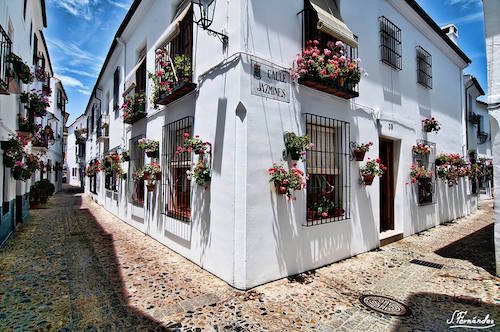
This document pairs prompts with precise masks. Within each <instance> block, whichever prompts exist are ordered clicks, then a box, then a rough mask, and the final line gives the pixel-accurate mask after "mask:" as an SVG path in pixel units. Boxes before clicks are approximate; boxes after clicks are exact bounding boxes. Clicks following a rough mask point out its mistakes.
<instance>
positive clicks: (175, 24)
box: [154, 1, 191, 50]
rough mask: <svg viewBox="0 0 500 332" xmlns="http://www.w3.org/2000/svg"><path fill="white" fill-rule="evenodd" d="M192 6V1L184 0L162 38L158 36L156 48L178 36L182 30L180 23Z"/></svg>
mask: <svg viewBox="0 0 500 332" xmlns="http://www.w3.org/2000/svg"><path fill="white" fill-rule="evenodd" d="M190 8H191V1H184V2H183V3H182V4H181V5H180V6H179V8H178V9H177V12H176V13H175V16H174V19H173V20H172V23H170V25H169V26H168V28H167V29H166V30H165V32H163V33H162V35H161V36H160V38H158V40H157V42H156V43H155V45H154V49H155V50H156V49H158V48H160V47H163V46H164V45H166V44H168V43H170V42H171V41H172V39H174V38H175V37H177V35H178V34H179V33H180V31H181V29H180V23H181V21H182V20H183V19H184V17H186V15H187V13H188V12H189V9H190Z"/></svg>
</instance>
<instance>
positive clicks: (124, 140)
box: [116, 37, 127, 149]
mask: <svg viewBox="0 0 500 332" xmlns="http://www.w3.org/2000/svg"><path fill="white" fill-rule="evenodd" d="M116 42H117V43H118V44H119V45H120V46H121V47H122V48H123V70H122V72H123V73H122V77H123V90H124V91H125V70H126V68H127V43H125V42H124V41H123V40H122V39H121V38H120V37H116ZM119 95H120V94H118V96H119ZM125 143H126V134H125V123H123V135H122V146H123V148H124V149H125V146H126V145H125Z"/></svg>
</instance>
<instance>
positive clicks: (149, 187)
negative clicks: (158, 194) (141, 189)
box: [146, 184, 156, 191]
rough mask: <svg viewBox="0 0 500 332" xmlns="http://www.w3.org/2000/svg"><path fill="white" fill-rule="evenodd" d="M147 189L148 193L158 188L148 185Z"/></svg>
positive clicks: (154, 185)
mask: <svg viewBox="0 0 500 332" xmlns="http://www.w3.org/2000/svg"><path fill="white" fill-rule="evenodd" d="M146 188H147V189H148V191H154V190H155V188H156V184H147V185H146Z"/></svg>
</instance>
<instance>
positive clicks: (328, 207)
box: [311, 191, 335, 219]
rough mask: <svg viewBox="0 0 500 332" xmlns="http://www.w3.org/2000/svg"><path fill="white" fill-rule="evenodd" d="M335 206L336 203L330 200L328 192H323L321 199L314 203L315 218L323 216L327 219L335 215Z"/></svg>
mask: <svg viewBox="0 0 500 332" xmlns="http://www.w3.org/2000/svg"><path fill="white" fill-rule="evenodd" d="M334 208H335V203H334V202H333V201H332V200H330V198H329V197H328V194H327V193H326V192H325V191H323V192H322V193H321V200H320V201H319V202H315V203H314V204H313V215H312V216H313V218H311V219H315V218H323V219H326V218H328V217H332V216H333V209H334Z"/></svg>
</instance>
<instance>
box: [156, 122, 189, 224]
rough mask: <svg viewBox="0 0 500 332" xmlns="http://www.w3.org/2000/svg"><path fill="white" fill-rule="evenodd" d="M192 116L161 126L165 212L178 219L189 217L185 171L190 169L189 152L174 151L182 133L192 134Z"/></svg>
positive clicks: (187, 181) (180, 142)
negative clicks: (165, 170)
mask: <svg viewBox="0 0 500 332" xmlns="http://www.w3.org/2000/svg"><path fill="white" fill-rule="evenodd" d="M192 129H193V118H192V117H185V118H182V119H180V120H178V121H175V122H171V123H169V124H167V125H166V126H164V127H163V153H162V155H163V159H162V161H163V165H165V166H164V168H165V169H167V170H168V172H167V174H164V176H163V179H162V185H163V189H164V190H163V193H164V195H165V196H166V197H164V202H165V207H164V211H165V213H166V214H167V215H168V216H170V217H173V218H175V219H178V220H183V221H189V219H190V217H191V181H190V180H189V178H188V175H187V171H189V170H190V169H191V153H188V152H184V153H179V154H177V153H176V150H177V146H179V145H182V144H183V141H184V138H183V136H182V135H183V134H184V133H188V134H190V135H191V134H192Z"/></svg>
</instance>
